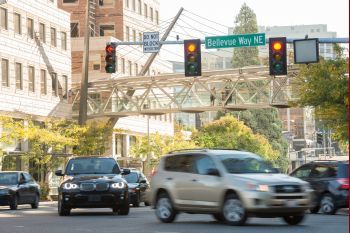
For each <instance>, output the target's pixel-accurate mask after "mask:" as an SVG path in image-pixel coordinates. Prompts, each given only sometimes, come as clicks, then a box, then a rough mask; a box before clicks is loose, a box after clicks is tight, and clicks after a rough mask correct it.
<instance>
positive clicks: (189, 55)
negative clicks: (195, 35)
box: [184, 39, 202, 77]
mask: <svg viewBox="0 0 350 233" xmlns="http://www.w3.org/2000/svg"><path fill="white" fill-rule="evenodd" d="M184 58H185V64H184V65H185V77H193V76H201V75H202V59H201V40H200V39H194V40H184Z"/></svg>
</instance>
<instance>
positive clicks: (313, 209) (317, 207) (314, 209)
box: [310, 206, 320, 214]
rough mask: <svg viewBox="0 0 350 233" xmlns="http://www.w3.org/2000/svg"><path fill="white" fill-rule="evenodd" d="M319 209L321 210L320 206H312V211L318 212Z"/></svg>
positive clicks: (313, 212)
mask: <svg viewBox="0 0 350 233" xmlns="http://www.w3.org/2000/svg"><path fill="white" fill-rule="evenodd" d="M319 210H320V207H319V206H315V207H312V208H310V213H312V214H317V213H318V211H319Z"/></svg>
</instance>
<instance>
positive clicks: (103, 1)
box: [98, 0, 115, 6]
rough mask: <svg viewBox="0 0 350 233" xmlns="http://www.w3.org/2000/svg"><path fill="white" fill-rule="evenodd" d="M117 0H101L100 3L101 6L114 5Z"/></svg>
mask: <svg viewBox="0 0 350 233" xmlns="http://www.w3.org/2000/svg"><path fill="white" fill-rule="evenodd" d="M114 1H115V0H99V1H98V5H99V6H114Z"/></svg>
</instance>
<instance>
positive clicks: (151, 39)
mask: <svg viewBox="0 0 350 233" xmlns="http://www.w3.org/2000/svg"><path fill="white" fill-rule="evenodd" d="M143 52H144V53H158V52H159V32H144V33H143Z"/></svg>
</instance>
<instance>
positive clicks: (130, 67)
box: [128, 61, 132, 76]
mask: <svg viewBox="0 0 350 233" xmlns="http://www.w3.org/2000/svg"><path fill="white" fill-rule="evenodd" d="M128 64H129V75H130V76H131V75H132V63H131V61H129V62H128Z"/></svg>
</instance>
